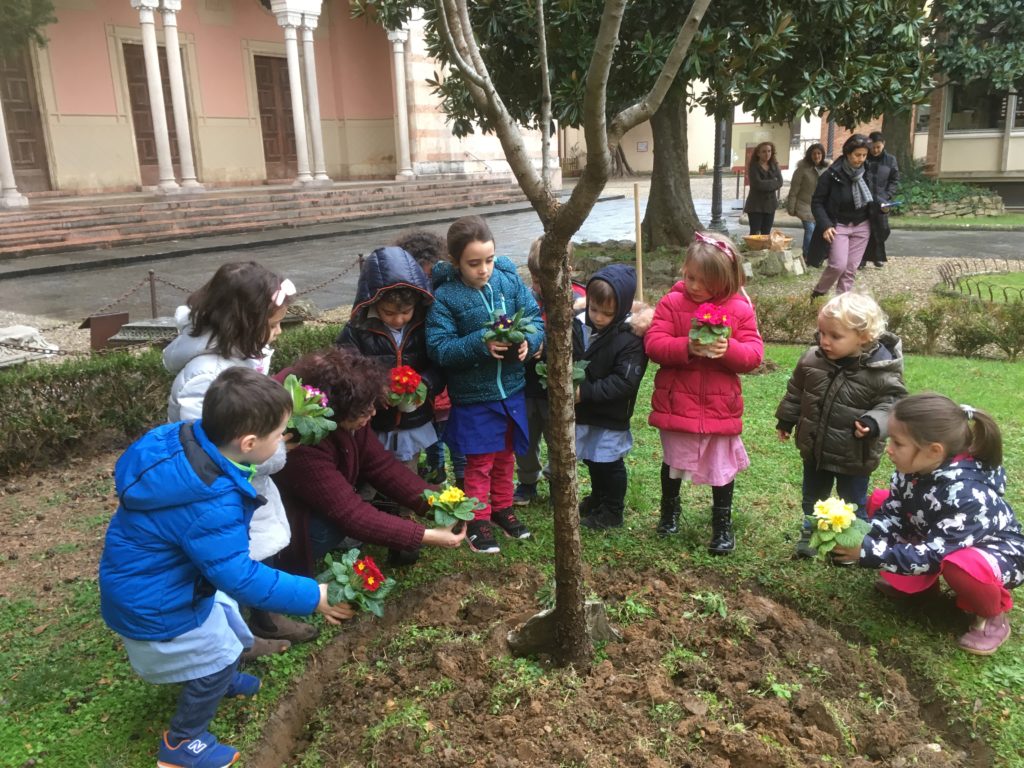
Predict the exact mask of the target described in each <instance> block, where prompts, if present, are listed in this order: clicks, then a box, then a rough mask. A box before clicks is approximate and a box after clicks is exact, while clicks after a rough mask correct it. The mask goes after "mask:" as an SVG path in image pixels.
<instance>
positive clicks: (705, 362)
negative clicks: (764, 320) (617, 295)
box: [644, 281, 764, 435]
mask: <svg viewBox="0 0 1024 768" xmlns="http://www.w3.org/2000/svg"><path fill="white" fill-rule="evenodd" d="M700 304H701V302H696V301H694V300H693V299H691V298H690V296H689V294H687V292H686V285H685V284H684V283H683V282H682V281H680V282H678V283H676V284H675V285H674V286H673V287H672V290H671V291H669V292H668V294H667V295H665V296H664V297H663V298H662V300H661V301H659V302H658V307H657V309H655V310H654V321H653V323H652V324H651V328H650V330H649V331H647V335H646V336H645V337H644V350H645V351H646V352H647V356H648V357H650V359H651V360H652V361H653V362H655V363H658V365H659V366H660V368H659V369H658V373H657V375H656V376H655V378H654V396H653V397H652V398H651V416H650V419H649V423H650V424H651V426H653V427H657V428H658V429H669V430H672V431H674V432H692V433H697V434H703V435H738V434H740V432H742V431H743V396H742V394H741V392H740V379H739V376H738V374H740V373H745V372H747V371H752V370H754V369H755V368H757V366H759V365H760V364H761V360H762V359H764V342H763V341H762V340H761V334H760V333H758V330H757V318H756V316H755V315H754V306H753V304H751V303H750V299H749V298H748V297H747V295H746V293H745V292H743V291H741V292H740V293H737V294H734V295H732V296H730V297H729V298H728V299H726V300H725V301H724V302H722V303H721V304H719V306H721V307H722V308H723V309H724V310H725V311H726V312H727V313H728V314H729V316H730V317H731V320H732V334H731V335H730V337H729V349H728V351H726V353H725V355H723V356H722V357H719V358H717V359H714V360H712V359H710V358H707V357H690V352H689V343H690V338H689V333H690V320H691V319H693V316H694V314H695V313H696V311H697V307H699V306H700Z"/></svg>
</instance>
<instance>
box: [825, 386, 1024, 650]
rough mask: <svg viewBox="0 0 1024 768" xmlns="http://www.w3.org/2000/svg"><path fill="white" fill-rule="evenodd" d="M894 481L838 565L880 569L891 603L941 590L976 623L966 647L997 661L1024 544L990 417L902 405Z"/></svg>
mask: <svg viewBox="0 0 1024 768" xmlns="http://www.w3.org/2000/svg"><path fill="white" fill-rule="evenodd" d="M886 450H887V452H888V454H889V457H890V458H891V459H892V462H893V464H894V465H895V466H896V470H897V471H896V473H895V474H894V475H893V478H892V487H891V490H890V492H889V496H888V498H887V499H886V500H885V501H884V503H883V504H882V506H881V509H879V510H878V512H877V514H876V515H875V516H874V519H873V520H872V523H871V530H870V532H869V533H868V534H867V535H866V536H865V537H864V539H863V541H862V542H861V544H860V546H859V547H848V548H843V547H836V548H835V549H834V550H833V555H834V557H836V558H837V559H838V560H840V561H842V560H856V559H857V558H858V557H859V563H860V565H862V566H864V567H867V568H880V569H881V571H882V573H881V577H880V579H879V581H878V582H877V583H876V585H875V586H876V588H877V589H878V590H879V591H880V592H883V593H884V594H887V595H889V596H899V595H912V594H917V593H923V592H925V591H926V590H929V589H934V588H937V587H938V579H939V576H940V575H941V576H942V577H943V578H944V579H945V580H946V583H947V584H948V585H949V587H950V589H952V590H953V592H954V593H955V594H956V603H957V607H958V608H960V609H961V610H963V611H966V612H967V613H970V614H973V615H974V616H975V619H974V623H973V624H972V626H971V629H970V630H969V631H968V632H967V633H966V634H964V635H963V636H962V637H961V638H960V641H959V643H960V647H961V648H963V649H964V650H965V651H967V652H968V653H975V654H979V655H982V656H987V655H990V654H992V653H995V651H996V649H997V648H999V646H1000V645H1002V644H1003V642H1005V641H1006V638H1008V637H1009V636H1010V622H1009V618H1008V612H1009V611H1010V609H1011V608H1012V607H1013V598H1012V597H1011V596H1010V592H1009V590H1011V589H1014V588H1015V587H1018V586H1020V584H1021V583H1024V536H1022V535H1021V530H1020V524H1019V523H1018V522H1017V519H1016V517H1014V514H1013V510H1012V509H1011V508H1010V505H1009V504H1007V502H1006V500H1005V499H1004V498H1003V495H1004V493H1005V491H1006V473H1005V472H1004V471H1003V468H1002V466H1000V465H1001V464H1002V460H1003V442H1002V436H1001V435H1000V433H999V428H998V427H997V426H996V424H995V422H994V421H993V420H992V418H991V417H990V416H989V415H988V414H986V413H984V412H982V411H978V410H975V409H974V408H971V407H969V406H965V405H961V406H958V405H957V404H956V403H954V402H953V401H952V400H950V399H949V398H948V397H944V396H943V395H937V394H932V393H925V394H920V395H913V396H911V397H908V398H906V399H904V400H901V401H899V402H898V403H897V404H896V406H895V407H894V408H893V410H892V413H891V415H890V417H889V445H888V448H887V449H886Z"/></svg>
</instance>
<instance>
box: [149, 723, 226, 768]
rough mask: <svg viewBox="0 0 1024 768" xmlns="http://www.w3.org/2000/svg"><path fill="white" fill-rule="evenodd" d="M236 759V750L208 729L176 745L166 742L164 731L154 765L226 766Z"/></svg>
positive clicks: (166, 767)
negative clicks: (220, 740) (221, 741)
mask: <svg viewBox="0 0 1024 768" xmlns="http://www.w3.org/2000/svg"><path fill="white" fill-rule="evenodd" d="M237 760H238V750H237V749H235V748H234V747H229V746H227V745H226V744H221V743H220V742H218V741H217V737H216V736H214V735H213V734H212V733H210V732H209V731H203V732H202V733H201V734H199V735H198V736H196V737H195V738H192V739H182V740H181V742H179V743H178V746H176V747H172V746H171V745H170V744H168V743H167V731H164V737H163V738H162V739H160V751H159V752H158V753H157V756H156V765H157V768H227V766H229V765H232V764H233V763H234V762H235V761H237Z"/></svg>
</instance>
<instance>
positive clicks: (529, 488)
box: [512, 483, 537, 507]
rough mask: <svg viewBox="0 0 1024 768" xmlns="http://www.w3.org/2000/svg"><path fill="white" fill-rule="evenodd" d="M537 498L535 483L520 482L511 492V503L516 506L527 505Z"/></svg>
mask: <svg viewBox="0 0 1024 768" xmlns="http://www.w3.org/2000/svg"><path fill="white" fill-rule="evenodd" d="M536 498H537V484H536V483H533V484H530V483H520V484H519V485H517V486H516V490H515V492H514V493H513V494H512V503H513V504H515V505H516V506H517V507H526V506H529V504H530V502H531V501H533V500H534V499H536Z"/></svg>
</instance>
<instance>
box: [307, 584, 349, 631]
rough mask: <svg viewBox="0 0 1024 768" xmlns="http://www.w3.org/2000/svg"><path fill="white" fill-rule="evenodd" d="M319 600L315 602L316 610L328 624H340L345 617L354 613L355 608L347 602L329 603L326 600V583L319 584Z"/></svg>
mask: <svg viewBox="0 0 1024 768" xmlns="http://www.w3.org/2000/svg"><path fill="white" fill-rule="evenodd" d="M319 586H320V602H319V603H317V606H316V612H317V613H322V614H323V616H324V618H325V619H327V623H328V624H341V622H343V621H345V620H346V619H351V618H352V617H353V616H355V615H356V611H355V609H354V608H353V607H352V606H351V605H349V604H348V603H338V604H337V605H331V604H330V603H328V602H327V585H326V584H320V585H319Z"/></svg>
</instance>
